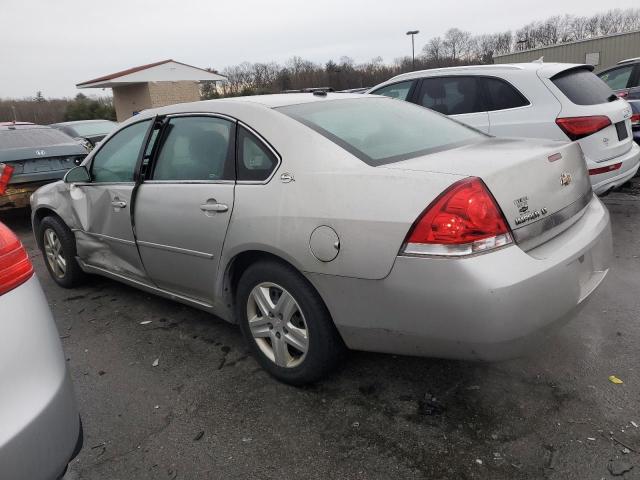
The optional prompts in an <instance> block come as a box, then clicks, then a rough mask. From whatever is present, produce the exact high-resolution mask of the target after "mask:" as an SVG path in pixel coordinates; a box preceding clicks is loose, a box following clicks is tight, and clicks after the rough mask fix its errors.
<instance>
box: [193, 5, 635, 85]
mask: <svg viewBox="0 0 640 480" xmlns="http://www.w3.org/2000/svg"><path fill="white" fill-rule="evenodd" d="M634 30H640V8H633V9H626V10H621V9H613V10H609V11H606V12H604V13H598V14H595V15H593V16H590V17H586V16H578V15H559V16H553V17H549V18H547V19H546V20H543V21H535V22H531V23H529V24H527V25H525V26H523V27H522V28H519V29H517V30H516V31H515V32H513V31H510V30H509V31H504V32H496V33H491V34H482V35H473V34H471V32H467V31H464V30H460V29H458V28H451V29H449V30H448V31H447V32H446V33H445V34H444V35H443V36H441V37H440V36H437V37H433V38H430V39H429V40H428V41H427V42H426V43H425V44H424V46H423V47H422V49H419V51H418V52H417V57H416V59H415V67H414V64H413V61H412V58H411V57H409V56H403V57H398V58H396V59H395V60H394V61H393V62H392V63H390V64H387V63H384V61H383V59H382V57H375V58H373V59H371V60H370V61H368V62H364V63H360V64H357V63H356V62H355V61H354V60H353V59H352V58H350V57H341V58H340V59H339V60H338V61H334V60H329V61H328V62H326V63H325V64H318V63H314V62H311V61H309V60H305V59H303V58H301V57H297V56H295V57H292V58H291V59H289V60H288V61H287V62H285V63H284V64H283V65H281V64H278V63H276V62H268V63H262V62H259V63H250V62H243V63H240V64H239V65H233V66H230V67H226V68H224V69H223V70H221V71H220V72H218V71H216V70H214V69H210V70H211V71H214V72H215V73H220V74H221V75H224V76H225V77H227V80H228V81H227V82H225V83H223V84H222V85H219V86H218V88H214V87H213V86H212V85H205V86H204V88H203V98H216V97H228V96H236V95H252V94H260V93H275V92H281V91H284V90H292V89H301V88H306V87H330V88H333V89H335V90H342V89H347V88H358V87H370V86H373V85H376V84H377V83H380V82H382V81H384V80H387V79H389V78H390V77H392V76H394V75H398V74H400V73H405V72H409V71H411V70H413V69H414V68H415V69H416V70H423V69H429V68H440V67H451V66H457V65H476V64H487V63H493V58H494V56H495V55H501V54H505V53H510V52H514V51H521V50H528V49H531V48H539V47H545V46H549V45H554V44H557V43H564V42H571V41H576V40H586V39H589V38H594V37H599V36H603V35H611V34H613V33H624V32H630V31H634Z"/></svg>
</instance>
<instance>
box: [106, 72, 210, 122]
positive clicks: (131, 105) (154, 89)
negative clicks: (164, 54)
mask: <svg viewBox="0 0 640 480" xmlns="http://www.w3.org/2000/svg"><path fill="white" fill-rule="evenodd" d="M198 100H200V85H199V84H198V82H190V81H183V82H149V83H140V84H135V85H127V86H122V87H114V89H113V103H114V106H115V109H116V117H117V119H118V121H119V122H122V121H123V120H126V119H127V118H129V117H131V116H132V115H133V113H134V112H140V111H142V110H145V109H147V108H154V107H163V106H165V105H173V104H174V103H183V102H196V101H198Z"/></svg>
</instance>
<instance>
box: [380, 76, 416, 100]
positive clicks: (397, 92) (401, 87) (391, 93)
mask: <svg viewBox="0 0 640 480" xmlns="http://www.w3.org/2000/svg"><path fill="white" fill-rule="evenodd" d="M412 85H413V80H409V81H406V82H399V83H394V84H391V85H385V86H384V87H382V88H379V89H378V90H376V91H375V92H371V93H373V94H375V95H384V96H385V97H391V98H397V99H398V100H406V99H407V96H408V95H409V91H410V90H411V86H412Z"/></svg>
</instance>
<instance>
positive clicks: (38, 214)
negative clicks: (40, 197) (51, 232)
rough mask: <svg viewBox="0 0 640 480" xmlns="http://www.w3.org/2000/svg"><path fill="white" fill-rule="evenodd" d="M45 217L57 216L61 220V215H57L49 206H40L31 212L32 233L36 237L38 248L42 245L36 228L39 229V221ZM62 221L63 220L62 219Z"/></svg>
mask: <svg viewBox="0 0 640 480" xmlns="http://www.w3.org/2000/svg"><path fill="white" fill-rule="evenodd" d="M45 217H58V218H59V219H60V220H62V217H60V215H58V214H57V213H56V212H54V211H53V210H51V209H50V208H46V207H42V208H39V209H38V210H36V211H35V213H34V214H33V234H34V236H35V237H36V242H37V243H38V246H39V247H40V248H42V245H41V244H40V242H41V239H40V236H39V235H38V230H40V223H41V222H42V220H43V219H44V218H45ZM62 221H63V222H64V220H62ZM65 225H66V223H65Z"/></svg>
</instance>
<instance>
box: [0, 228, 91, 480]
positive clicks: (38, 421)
mask: <svg viewBox="0 0 640 480" xmlns="http://www.w3.org/2000/svg"><path fill="white" fill-rule="evenodd" d="M0 319H2V322H0V323H1V325H0V331H1V332H2V334H1V335H0V365H2V368H0V385H2V395H0V468H1V469H2V474H1V476H2V478H7V479H27V478H28V479H29V480H53V479H57V478H60V477H61V476H62V475H63V473H64V471H65V470H66V468H67V464H68V463H69V462H70V461H71V460H72V459H73V458H74V457H75V456H76V455H77V454H78V452H79V451H80V449H81V448H82V438H83V437H82V424H81V422H80V417H79V416H78V410H77V408H76V403H75V399H74V394H73V389H72V386H71V380H70V377H69V375H68V373H67V366H66V361H65V357H64V355H63V353H62V347H61V345H60V338H59V336H58V332H57V330H56V325H55V322H54V320H53V318H52V316H51V311H50V310H49V304H48V303H47V299H46V298H45V296H44V293H43V292H42V288H41V287H40V283H39V282H38V279H37V277H36V276H35V275H34V273H33V266H32V264H31V261H30V260H29V257H28V255H27V252H26V250H25V248H24V247H23V246H22V244H21V243H20V241H19V240H18V238H17V237H16V236H15V234H14V233H13V232H12V231H11V230H9V228H8V227H7V226H6V225H4V224H3V223H1V222H0Z"/></svg>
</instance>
